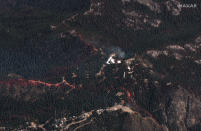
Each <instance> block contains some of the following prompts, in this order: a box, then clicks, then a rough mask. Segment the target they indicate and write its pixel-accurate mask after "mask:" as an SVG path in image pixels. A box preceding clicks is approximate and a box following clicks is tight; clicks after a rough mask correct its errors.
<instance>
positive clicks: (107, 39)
mask: <svg viewBox="0 0 201 131" xmlns="http://www.w3.org/2000/svg"><path fill="white" fill-rule="evenodd" d="M193 2H194V3H192V4H193V7H190V8H189V7H188V8H187V7H183V6H182V7H181V5H182V4H184V1H179V0H162V1H158V0H151V1H148V0H110V1H108V0H91V3H90V8H89V10H88V11H81V12H79V13H77V14H75V15H73V16H71V17H69V18H67V19H65V20H63V21H62V22H61V23H60V24H58V25H57V26H53V25H50V29H51V30H52V32H53V33H51V34H47V37H48V38H49V37H51V38H53V39H40V40H38V41H33V40H32V39H28V40H27V41H28V44H24V45H23V46H22V47H20V48H14V49H9V48H5V49H2V51H1V55H0V57H1V58H2V59H4V61H1V63H0V65H1V67H2V69H1V74H2V75H1V81H0V97H1V100H0V103H1V105H2V106H1V108H0V110H1V114H0V116H1V117H0V118H1V119H0V126H1V129H3V130H20V129H21V130H83V131H84V130H93V131H96V130H97V131H99V130H101V131H102V130H115V131H116V130H125V131H130V130H133V131H135V130H136V131H143V130H154V131H155V130H157V131H168V130H169V131H197V130H200V129H201V125H200V123H201V121H200V119H201V113H200V112H201V106H200V105H201V97H200V94H201V88H200V85H201V81H200V80H201V79H200V78H201V76H200V73H201V72H200V71H201V65H200V64H201V58H200V51H201V36H200V33H201V31H200V28H197V27H200V25H201V23H200V17H201V15H199V11H200V8H199V7H200V3H199V1H196V0H195V1H193ZM194 5H196V7H194ZM189 19H190V20H189ZM148 31H149V32H148ZM41 38H42V37H41ZM11 51H12V53H11ZM6 58H8V59H6ZM14 59H15V60H14ZM10 61H12V62H11V63H10ZM30 63H31V64H30ZM33 64H34V66H33ZM9 65H11V66H9ZM20 67H21V68H20ZM3 69H5V70H6V71H7V72H5V71H4V70H3Z"/></svg>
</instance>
